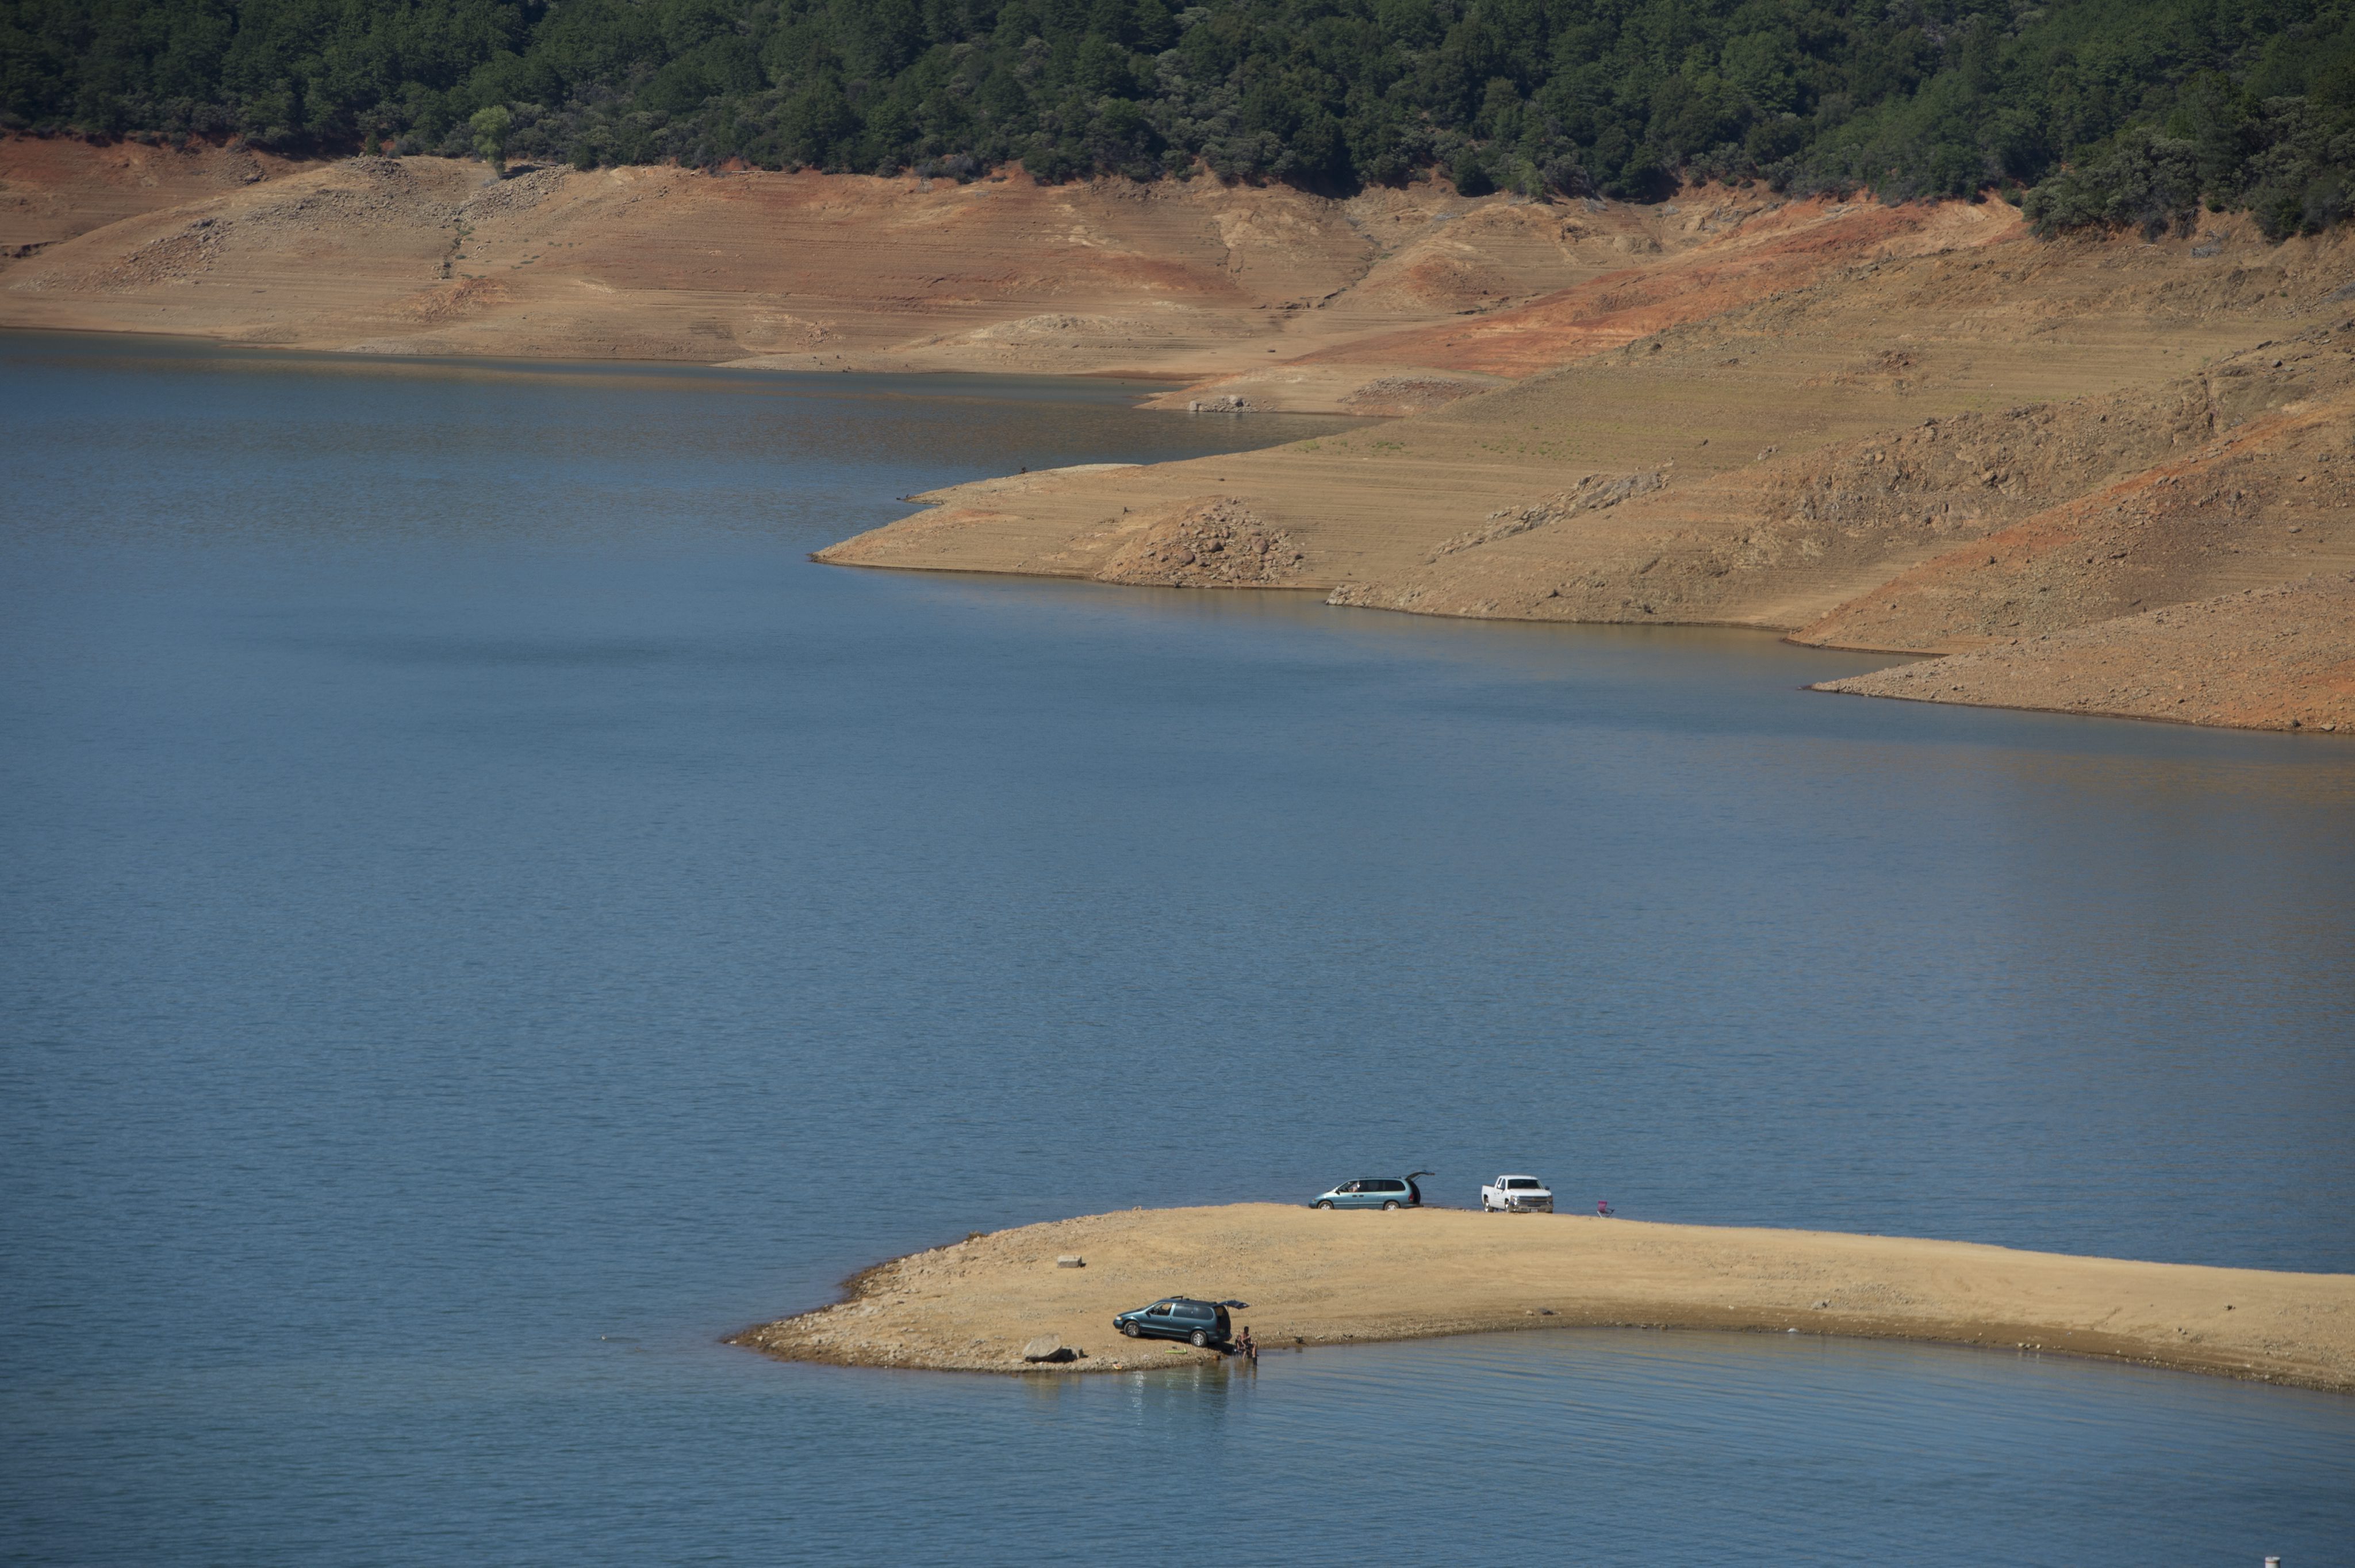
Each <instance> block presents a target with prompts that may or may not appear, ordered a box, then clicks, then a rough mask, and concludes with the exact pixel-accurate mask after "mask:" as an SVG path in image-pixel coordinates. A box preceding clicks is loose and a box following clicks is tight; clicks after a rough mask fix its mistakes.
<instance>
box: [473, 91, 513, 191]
mask: <svg viewBox="0 0 2355 1568" xmlns="http://www.w3.org/2000/svg"><path fill="white" fill-rule="evenodd" d="M466 123H467V124H469V125H471V126H473V127H474V151H476V152H478V153H480V154H482V155H483V156H484V157H485V158H487V159H489V160H490V165H491V173H493V174H495V175H503V174H505V173H506V170H507V133H508V132H510V131H512V130H514V129H515V116H514V115H512V114H510V113H508V112H507V106H506V104H504V103H494V104H492V105H491V106H490V107H489V108H488V109H477V110H475V111H474V118H473V119H472V120H469V121H467V122H466Z"/></svg>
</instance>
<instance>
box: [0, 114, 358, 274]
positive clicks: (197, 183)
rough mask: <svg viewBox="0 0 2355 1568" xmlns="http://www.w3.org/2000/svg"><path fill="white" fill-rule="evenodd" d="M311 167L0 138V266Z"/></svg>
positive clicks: (232, 153) (256, 157)
mask: <svg viewBox="0 0 2355 1568" xmlns="http://www.w3.org/2000/svg"><path fill="white" fill-rule="evenodd" d="M308 166H313V165H305V164H303V163H300V162H293V161H290V160H287V159H284V158H281V157H278V156H276V155H272V154H270V153H264V152H261V151H258V150H256V149H254V148H251V147H247V146H243V145H239V146H234V147H219V146H214V145H211V144H208V143H204V142H191V143H188V144H184V145H176V146H167V145H164V144H155V143H144V142H113V143H106V144H93V143H90V142H85V141H82V140H80V139H79V138H76V137H68V136H0V263H5V262H6V261H19V260H22V259H23V258H25V257H27V256H31V255H35V254H37V253H38V252H40V251H44V250H47V249H48V247H50V246H52V245H55V244H58V243H59V242H60V241H63V240H70V239H72V238H74V237H75V236H76V235H79V234H87V233H89V232H90V231H91V229H102V228H104V227H106V226H107V225H108V224H110V223H117V222H120V221H122V220H123V219H126V218H133V217H136V216H138V215H139V214H140V213H143V212H153V211H155V209H156V208H165V207H178V206H182V205H184V204H186V203H188V202H192V201H202V200H205V199H206V198H208V197H214V196H219V195H222V194H224V193H227V192H229V191H236V190H242V189H244V188H245V187H248V186H252V185H259V184H261V183H262V182H263V181H265V180H271V179H276V178H279V177H282V176H285V175H288V174H293V173H295V172H298V171H300V170H302V169H304V168H305V167H308Z"/></svg>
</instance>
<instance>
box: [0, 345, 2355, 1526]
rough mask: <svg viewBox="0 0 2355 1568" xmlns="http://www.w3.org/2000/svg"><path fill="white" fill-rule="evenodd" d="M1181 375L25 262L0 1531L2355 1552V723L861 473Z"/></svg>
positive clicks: (11, 716) (6, 881)
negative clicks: (583, 360)
mask: <svg viewBox="0 0 2355 1568" xmlns="http://www.w3.org/2000/svg"><path fill="white" fill-rule="evenodd" d="M1152 390H1154V389H1153V388H1150V387H1147V386H1142V385H1137V384H1124V383H1118V382H1113V381H1103V380H1078V379H1047V378H1040V379H1023V378H1013V377H1001V378H994V379H993V378H984V377H974V376H948V375H942V376H922V377H916V376H910V377H885V376H868V375H863V374H853V375H844V374H838V373H837V374H827V375H823V376H819V375H802V374H787V373H781V372H776V371H757V370H755V371H747V370H742V369H737V370H707V369H699V368H687V367H677V366H620V367H614V366H597V367H582V366H568V365H532V364H528V363H523V362H515V361H501V362H471V363H460V362H452V361H444V360H437V359H432V358H423V357H417V358H410V359H403V360H394V359H376V358H369V357H362V356H352V355H332V354H315V355H314V354H297V353H281V354H271V353H264V352H260V351H256V350H251V349H239V348H219V347H206V346H199V345H186V344H173V343H168V342H161V341H155V340H131V339H126V338H120V337H116V338H105V337H65V336H27V335H15V336H0V431H5V432H6V433H5V436H0V485H5V490H6V493H7V494H8V495H9V496H11V497H12V506H11V507H10V508H9V512H8V516H7V517H6V519H5V523H0V659H5V667H6V668H7V669H8V670H9V672H10V678H9V680H8V681H7V682H5V683H0V795H5V802H6V805H7V811H6V814H5V820H6V823H7V827H6V828H5V833H6V836H7V837H6V848H7V853H6V854H5V856H0V907H5V909H6V911H7V912H8V915H9V919H10V922H11V926H10V929H11V933H12V934H11V937H10V940H9V962H8V964H7V965H5V969H0V1011H5V1018H6V1019H7V1021H8V1030H7V1035H6V1040H5V1046H4V1047H0V1068H5V1074H6V1079H5V1082H6V1083H7V1085H8V1093H6V1094H5V1095H0V1191H5V1193H6V1194H7V1195H8V1201H6V1202H5V1203H0V1253H5V1256H6V1257H7V1258H8V1260H9V1266H8V1268H7V1270H6V1271H5V1276H0V1300H5V1304H6V1307H7V1308H8V1312H9V1317H10V1322H11V1325H12V1331H11V1333H10V1335H8V1336H7V1337H6V1339H5V1341H0V1391H5V1392H0V1411H5V1416H6V1419H7V1422H8V1424H9V1429H10V1431H11V1434H12V1437H13V1438H14V1439H15V1441H14V1442H13V1444H12V1449H13V1452H12V1460H11V1463H10V1465H9V1466H7V1467H5V1469H0V1562H8V1563H16V1562H23V1563H57V1562H73V1563H85V1562H87V1563H117V1562H138V1563H216V1562H236V1563H252V1564H261V1565H278V1564H285V1565H289V1568H293V1565H298V1564H299V1565H301V1568H314V1565H318V1564H355V1565H357V1564H364V1563H382V1562H385V1561H389V1560H397V1561H439V1560H451V1561H483V1562H498V1563H565V1564H581V1563H615V1564H623V1563H628V1564H636V1563H649V1562H686V1561H698V1562H714V1563H737V1562H742V1563H794V1564H798V1563H839V1562H872V1561H905V1562H929V1561H939V1560H943V1559H945V1558H949V1557H954V1559H955V1560H957V1561H959V1562H961V1563H977V1564H989V1565H995V1564H1029V1563H1061V1562H1070V1563H1141V1562H1153V1563H1159V1562H1166V1561H1168V1560H1170V1559H1171V1558H1173V1557H1216V1558H1219V1559H1222V1560H1230V1561H1239V1562H1258V1561H1263V1560H1269V1559H1282V1560H1285V1561H1289V1562H1299V1563H1318V1564H1321V1563H1337V1564H1338V1563H1364V1562H1375V1561H1381V1562H1401V1563H1456V1562H1535V1561H1553V1560H1558V1559H1559V1558H1560V1557H1561V1556H1562V1555H1563V1554H1564V1553H1565V1552H1570V1553H1572V1554H1576V1555H1592V1556H1596V1557H1611V1558H1614V1559H1617V1558H1625V1559H1628V1560H1645V1561H1659V1562H1677V1563H1684V1562H1695V1563H1700V1562H1712V1563H1715V1562H1722V1563H1737V1562H1753V1561H1808V1562H1824V1563H1859V1564H1861V1563H1891V1562H1903V1563H1925V1564H1934V1565H1953V1568H1976V1565H1977V1564H1982V1563H1989V1562H2006V1563H2014V1562H2016V1563H2056V1564H2057V1563H2069V1564H2073V1565H2074V1568H2141V1565H2144V1564H2147V1563H2154V1562H2183V1563H2191V1562H2200V1563H2206V1562H2219V1563H2234V1562H2246V1563H2250V1564H2252V1568H2254V1564H2255V1563H2259V1562H2261V1561H2262V1560H2263V1558H2264V1556H2266V1555H2269V1554H2276V1555H2280V1556H2282V1557H2283V1558H2284V1561H2285V1563H2286V1565H2287V1568H2304V1564H2307V1563H2327V1562H2329V1561H2332V1560H2333V1559H2332V1554H2333V1553H2334V1552H2339V1553H2343V1551H2344V1547H2345V1543H2346V1542H2347V1541H2350V1540H2355V1398H2350V1396H2349V1394H2348V1392H2346V1391H2347V1389H2348V1388H2349V1386H2350V1381H2355V1370H2350V1369H2355V1345H2350V1336H2355V1228H2350V1226H2349V1224H2348V1222H2347V1219H2346V1216H2347V1215H2348V1213H2349V1212H2350V1211H2355V1152H2350V1144H2349V1141H2348V1140H2347V1138H2346V1137H2345V1129H2346V1126H2347V1125H2348V1123H2349V1118H2350V1115H2355V1058H2350V1052H2349V1050H2348V1043H2347V1038H2346V1028H2345V1020H2346V1019H2347V1018H2348V1017H2350V1015H2355V972H2350V968H2349V966H2348V965H2347V964H2346V962H2345V958H2346V955H2347V954H2348V953H2349V952H2350V951H2355V768H2350V763H2349V762H2348V761H2347V755H2348V753H2347V751H2346V748H2345V746H2344V745H2343V744H2342V743H2340V739H2339V738H2336V737H2301V736H2296V735H2289V734H2276V733H2265V732H2256V731H2222V730H2195V729H2190V728H2186V727H2180V726H2158V725H2144V724H2133V723H2127V722H2121V721H2115V720H2098V719H2085V718H2077V717H2071V716H2066V715H2062V714H2054V713H2032V712H2012V711H2004V710H1999V709H1980V708H1959V707H1951V706H1936V705H1928V704H1918V703H1893V702H1858V701H1850V700H1843V699H1839V698H1837V697H1831V696H1826V695H1824V694H1821V693H1817V692H1810V691H1808V690H1806V689H1805V688H1807V687H1808V686H1810V685H1812V684H1815V683H1819V682H1827V681H1837V680H1839V679H1843V678H1846V677H1852V676H1856V675H1859V674H1862V673H1865V672H1867V671H1870V670H1873V669H1877V668H1880V667H1883V666H1885V665H1886V664H1887V662H1888V659H1887V656H1881V655H1873V654H1856V653H1845V652H1841V651H1838V650H1837V649H1831V648H1824V647H1809V646H1796V645H1789V644H1786V643H1784V642H1782V641H1780V640H1778V639H1777V638H1776V637H1775V636H1774V635H1770V634H1768V633H1764V632H1758V631H1748V630H1740V629H1732V628H1711V627H1647V626H1582V625H1558V624H1494V623H1483V622H1476V621H1468V620H1447V619H1437V618H1430V617H1412V616H1403V615H1398V614H1393V613H1387V612H1382V611H1377V610H1370V609H1362V608H1351V607H1348V606H1343V605H1331V604H1327V603H1320V602H1318V601H1317V600H1316V598H1314V597H1312V596H1308V595H1303V594H1292V593H1267V592H1263V593H1220V592H1201V591H1196V590H1191V589H1188V590H1182V591H1181V590H1173V589H1167V588H1155V587H1139V586H1131V585H1117V584H1109V583H1103V582H1075V581H1040V580H1036V579H1031V580H1024V579H1018V578H1007V577H991V576H984V575H951V574H940V573H922V574H919V573H897V572H877V571H851V570H844V569H842V568H838V567H833V566H828V565H825V564H821V563H818V562H815V561H813V560H811V559H810V557H811V555H812V553H813V552H814V551H817V550H820V549H824V548H826V546H828V545H829V544H831V543H833V542H835V541H837V540H840V539H845V538H847V537H849V536H851V535H853V534H856V533H858V532H860V531H862V530H867V529H872V528H881V527H884V526H886V525H890V524H892V523H893V522H895V521H896V520H898V519H899V518H900V517H902V516H903V515H904V514H905V513H906V511H907V510H908V508H907V507H904V506H902V505H900V504H899V503H897V502H895V501H894V500H893V499H892V498H893V497H895V496H906V495H911V494H917V493H922V492H926V491H932V490H940V489H943V488H946V487H950V486H954V485H970V484H976V483H979V482H981V481H985V480H986V479H988V478H989V477H990V476H992V475H1007V474H1009V473H1013V472H1016V471H1017V470H1018V469H1023V468H1027V469H1028V470H1029V471H1031V472H1032V473H1034V474H1036V473H1043V472H1045V471H1048V470H1051V469H1060V468H1068V467H1073V466H1077V465H1083V464H1120V463H1140V464H1178V463H1186V462H1190V461H1193V460H1196V459H1199V458H1204V457H1214V456H1218V455H1220V454H1221V453H1225V452H1227V451H1230V450H1233V449H1235V448H1237V447H1239V446H1241V445H1242V444H1244V443H1252V444H1258V443H1265V442H1267V441H1269V440H1270V439H1282V440H1284V441H1292V442H1296V441H1308V440H1315V439H1318V432H1332V431H1336V430H1341V429H1344V428H1346V421H1337V420H1332V419H1326V418H1322V417H1319V416H1311V415H1305V414H1303V415H1287V414H1263V415H1255V416H1254V419H1256V420H1257V421H1259V422H1257V423H1255V424H1248V425H1247V424H1246V423H1245V421H1237V420H1212V419H1208V418H1193V417H1189V416H1188V415H1186V414H1184V413H1182V412H1169V411H1159V410H1152V409H1143V408H1139V407H1136V406H1135V405H1136V404H1137V403H1138V402H1139V401H1140V400H1143V399H1144V398H1145V396H1146V394H1147V393H1148V392H1151V391H1152ZM1410 1170H1412V1171H1415V1172H1418V1173H1422V1172H1433V1173H1435V1174H1430V1175H1420V1177H1419V1179H1420V1181H1421V1185H1422V1189H1423V1194H1424V1196H1425V1197H1426V1199H1427V1200H1428V1203H1429V1205H1430V1206H1429V1207H1427V1208H1424V1209H1422V1210H1420V1211H1417V1210H1407V1211H1400V1212H1382V1211H1371V1212H1352V1211H1340V1212H1325V1211H1315V1210H1312V1209H1310V1208H1309V1207H1307V1204H1308V1202H1309V1201H1310V1200H1312V1199H1313V1198H1315V1197H1316V1195H1317V1194H1318V1193H1320V1192H1323V1191H1325V1190H1326V1189H1328V1188H1330V1187H1331V1186H1332V1185H1333V1184H1334V1183H1335V1182H1336V1181H1337V1180H1342V1179H1349V1178H1354V1177H1359V1176H1366V1175H1374V1174H1383V1175H1388V1174H1395V1173H1403V1172H1406V1171H1410ZM1498 1171H1529V1172H1534V1173H1536V1174H1537V1175H1538V1176H1540V1177H1541V1178H1542V1179H1544V1180H1545V1181H1546V1182H1547V1183H1548V1184H1549V1186H1550V1189H1551V1191H1552V1192H1553V1193H1554V1194H1555V1195H1556V1196H1557V1197H1558V1199H1559V1207H1560V1212H1556V1213H1550V1214H1547V1213H1539V1214H1493V1215H1492V1214H1484V1213H1480V1212H1477V1211H1467V1209H1468V1207H1469V1206H1471V1205H1474V1204H1476V1202H1477V1199H1476V1193H1477V1192H1478V1190H1479V1186H1480V1183H1482V1182H1483V1181H1486V1180H1488V1179H1492V1177H1493V1175H1494V1173H1496V1172H1498ZM1598 1200H1608V1203H1609V1205H1610V1207H1611V1208H1612V1209H1613V1210H1614V1211H1616V1213H1617V1215H1618V1216H1619V1217H1618V1218H1614V1219H1604V1218H1602V1217H1599V1216H1597V1215H1596V1214H1595V1213H1594V1210H1595V1207H1596V1204H1597V1202H1598ZM1453 1206H1465V1207H1453ZM1923 1238H1939V1239H1937V1240H1929V1239H1923ZM1067 1257H1068V1258H1071V1259H1073V1260H1075V1264H1074V1266H1065V1264H1063V1262H1062V1260H1063V1259H1065V1258H1067ZM879 1260H889V1261H879ZM846 1280H847V1282H848V1285H847V1289H846V1286H845V1285H844V1283H843V1282H845V1281H846ZM1176 1295H1187V1296H1202V1297H1205V1298H1207V1299H1209V1300H1212V1301H1224V1300H1230V1299H1231V1300H1233V1301H1238V1302H1241V1303H1245V1304H1247V1305H1245V1306H1243V1307H1237V1308H1235V1309H1234V1310H1233V1319H1234V1322H1235V1324H1236V1326H1237V1327H1238V1328H1241V1327H1245V1326H1248V1327H1250V1328H1252V1331H1253V1334H1254V1338H1255V1339H1256V1341H1257V1342H1258V1343H1259V1344H1260V1345H1261V1346H1263V1348H1264V1349H1263V1354H1262V1356H1261V1357H1260V1359H1258V1360H1256V1361H1254V1360H1250V1359H1248V1358H1242V1357H1237V1356H1233V1355H1229V1354H1222V1353H1220V1351H1219V1350H1217V1349H1195V1348H1194V1347H1192V1346H1191V1345H1190V1344H1187V1343H1184V1342H1182V1341H1177V1340H1163V1341H1153V1340H1135V1339H1125V1338H1124V1337H1122V1336H1121V1335H1120V1334H1119V1333H1118V1332H1117V1331H1116V1330H1115V1329H1114V1327H1113V1323H1112V1319H1113V1317H1114V1314H1116V1313H1120V1312H1124V1311H1129V1310H1132V1309H1135V1308H1139V1307H1146V1306H1148V1305H1149V1304H1151V1303H1153V1302H1155V1301H1156V1300H1160V1299H1166V1298H1167V1297H1169V1296H1176ZM746 1325H758V1327H755V1328H746V1327H745V1326H746ZM1540 1328H1541V1329H1543V1330H1544V1331H1542V1332H1530V1331H1527V1330H1531V1329H1540ZM1658 1328H1676V1329H1677V1330H1678V1331H1677V1332H1672V1333H1664V1332H1656V1331H1655V1330H1656V1329H1658ZM1793 1330H1796V1332H1794V1331H1793ZM731 1339H732V1340H734V1341H736V1342H735V1343H730V1340H731ZM1039 1339H1050V1340H1052V1341H1054V1346H1053V1348H1054V1349H1057V1350H1069V1351H1071V1356H1070V1358H1069V1359H1067V1360H1053V1361H1038V1362H1033V1361H1027V1360H1024V1359H1023V1355H1024V1350H1025V1348H1026V1346H1028V1345H1029V1344H1031V1343H1032V1342H1033V1341H1035V1340H1039ZM1931 1341H1944V1342H1931ZM747 1345H749V1346H751V1348H752V1349H757V1350H762V1351H766V1352H769V1353H768V1354H748V1353H746V1349H745V1348H744V1347H745V1346H747ZM1082 1351H1084V1356H1082V1355H1080V1354H1079V1352H1082ZM1295 1351H1298V1352H1301V1353H1297V1354H1295V1353H1292V1352H1295ZM932 1369H951V1370H956V1371H1017V1370H1032V1371H1033V1373H1034V1375H1026V1376H1020V1377H1007V1376H992V1377H981V1376H943V1375H939V1373H938V1371H933V1370H932ZM1081 1372H1084V1373H1087V1374H1089V1375H1074V1374H1076V1373H1081ZM2194 1374H2214V1375H2194ZM1148 1486H1149V1487H1150V1488H1151V1491H1150V1493H1149V1494H1148V1493H1147V1492H1146V1488H1147V1487H1148ZM1114 1496H1118V1497H1121V1498H1123V1499H1128V1500H1126V1501H1124V1502H1123V1503H1121V1504H1119V1505H1117V1506H1099V1505H1098V1504H1097V1503H1095V1502H1094V1501H1093V1500H1092V1499H1103V1498H1107V1497H1114ZM1148 1496H1149V1498H1150V1499H1151V1500H1150V1501H1149V1502H1148V1501H1145V1500H1143V1499H1146V1498H1147V1497H1148Z"/></svg>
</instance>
